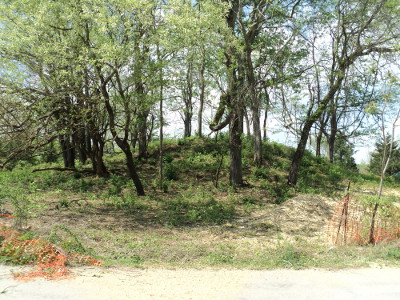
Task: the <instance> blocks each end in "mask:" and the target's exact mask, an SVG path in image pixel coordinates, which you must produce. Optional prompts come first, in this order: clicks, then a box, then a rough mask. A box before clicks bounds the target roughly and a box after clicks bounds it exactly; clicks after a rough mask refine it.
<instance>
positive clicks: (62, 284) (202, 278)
mask: <svg viewBox="0 0 400 300" xmlns="http://www.w3.org/2000/svg"><path fill="white" fill-rule="evenodd" d="M13 271H14V272H16V271H19V269H18V268H16V267H11V266H0V299H1V300H3V299H4V300H6V299H12V300H45V299H47V300H77V299H79V300H92V299H93V300H94V299H96V300H102V299H104V300H114V299H115V300H120V299H121V300H125V299H139V300H147V299H152V300H155V299H162V300H169V299H174V300H176V299H180V300H189V299H190V300H210V299H212V300H222V299H226V300H261V299H263V300H264V299H268V300H273V299H280V300H281V299H296V300H301V299H307V300H308V299H318V300H320V299H340V300H347V299H360V300H361V299H362V300H366V299H380V300H386V299H396V300H398V299H400V269H389V268H384V269H352V270H340V271H326V270H301V271H294V270H275V271H251V270H192V269H189V270H181V269H179V270H161V269H146V270H140V269H128V268H122V269H121V268H120V269H114V268H110V269H107V268H95V267H92V268H76V269H74V270H73V274H74V277H73V278H71V279H68V280H61V281H46V280H43V279H40V280H34V281H29V282H19V281H15V280H13V279H12V276H11V273H10V272H13Z"/></svg>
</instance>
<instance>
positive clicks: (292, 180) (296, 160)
mask: <svg viewBox="0 0 400 300" xmlns="http://www.w3.org/2000/svg"><path fill="white" fill-rule="evenodd" d="M313 124H314V121H313V120H312V119H311V120H310V119H308V120H307V121H306V123H305V124H304V127H303V130H302V132H301V136H300V141H299V143H298V145H297V149H296V152H295V153H294V155H293V159H292V165H291V167H290V171H289V176H288V185H289V186H296V184H297V180H298V172H299V168H300V164H301V161H302V159H303V156H304V152H305V150H306V146H307V141H308V136H309V134H310V130H311V127H312V125H313Z"/></svg>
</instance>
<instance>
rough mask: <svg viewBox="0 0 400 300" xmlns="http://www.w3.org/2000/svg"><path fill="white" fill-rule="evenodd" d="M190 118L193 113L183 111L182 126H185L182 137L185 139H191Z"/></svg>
mask: <svg viewBox="0 0 400 300" xmlns="http://www.w3.org/2000/svg"><path fill="white" fill-rule="evenodd" d="M192 116H193V113H191V112H188V111H185V112H184V120H183V123H184V126H185V131H184V134H183V137H185V138H187V137H191V136H192Z"/></svg>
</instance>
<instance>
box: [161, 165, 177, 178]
mask: <svg viewBox="0 0 400 300" xmlns="http://www.w3.org/2000/svg"><path fill="white" fill-rule="evenodd" d="M164 178H165V179H166V180H178V178H179V176H178V168H177V167H176V166H175V165H174V164H173V163H168V164H166V165H165V166H164Z"/></svg>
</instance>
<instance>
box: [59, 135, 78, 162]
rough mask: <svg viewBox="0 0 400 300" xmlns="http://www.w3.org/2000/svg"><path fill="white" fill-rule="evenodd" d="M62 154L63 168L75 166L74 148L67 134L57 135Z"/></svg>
mask: <svg viewBox="0 0 400 300" xmlns="http://www.w3.org/2000/svg"><path fill="white" fill-rule="evenodd" d="M59 141H60V145H61V151H62V156H63V160H64V167H65V168H75V149H74V147H73V145H72V143H71V137H70V136H69V135H60V137H59Z"/></svg>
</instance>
